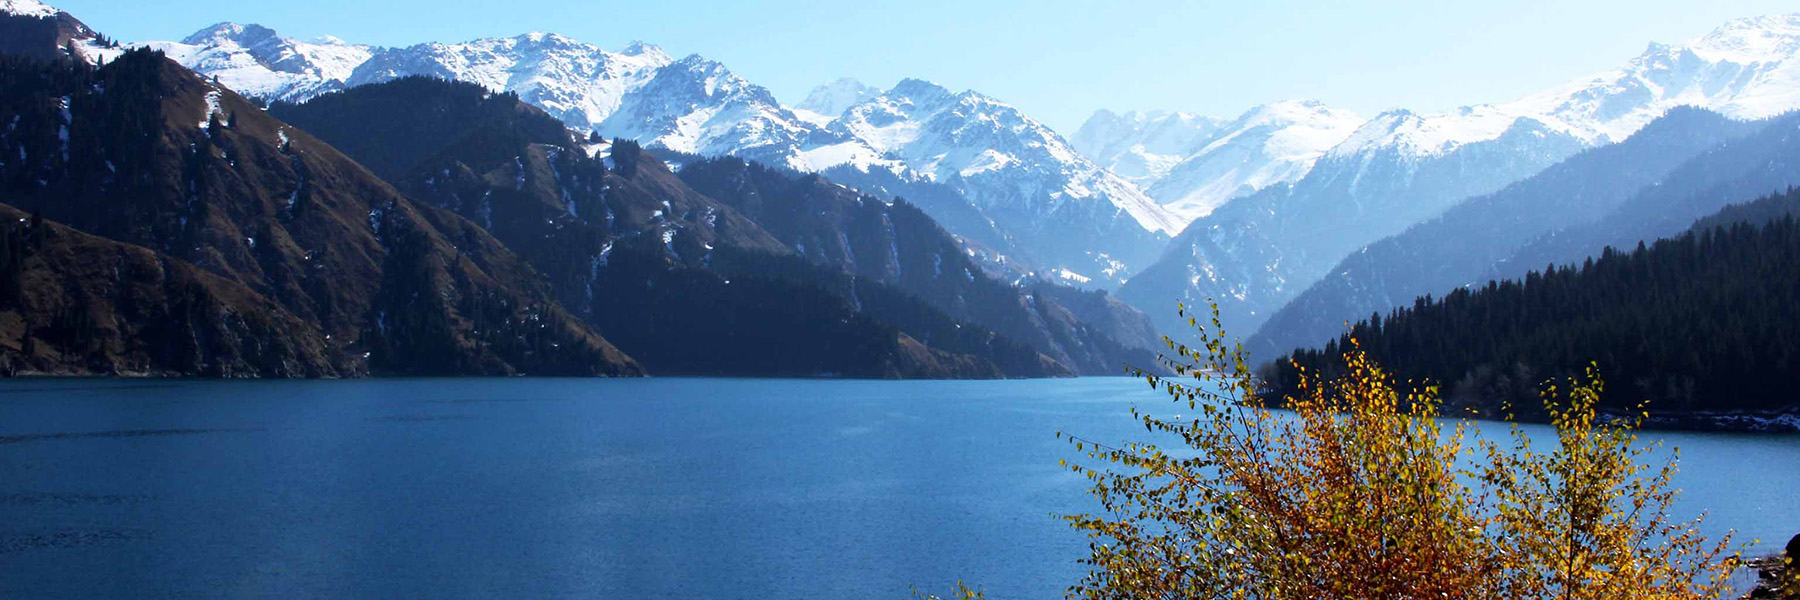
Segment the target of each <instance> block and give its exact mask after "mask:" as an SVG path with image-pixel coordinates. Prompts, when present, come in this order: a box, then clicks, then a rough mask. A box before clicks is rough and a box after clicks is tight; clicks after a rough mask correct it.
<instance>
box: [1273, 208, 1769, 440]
mask: <svg viewBox="0 0 1800 600" xmlns="http://www.w3.org/2000/svg"><path fill="white" fill-rule="evenodd" d="M1796 204H1800V192H1797V191H1796V190H1792V189H1790V190H1788V191H1787V192H1785V193H1782V194H1777V195H1773V196H1769V197H1766V198H1764V199H1761V200H1758V201H1756V202H1755V203H1752V204H1751V205H1748V206H1744V207H1740V208H1733V209H1730V210H1728V211H1727V212H1725V213H1722V215H1721V216H1720V218H1716V219H1707V220H1703V221H1701V222H1700V223H1699V224H1698V225H1697V226H1696V227H1694V228H1693V229H1691V230H1690V231H1688V232H1687V233H1684V234H1682V235H1680V236H1678V237H1675V238H1672V239H1666V240H1662V241H1658V242H1656V243H1654V244H1651V245H1648V246H1645V245H1640V246H1639V247H1638V248H1637V249H1636V250H1633V251H1618V250H1613V249H1611V248H1608V249H1607V250H1606V251H1604V252H1603V253H1602V254H1601V255H1600V256H1599V257H1598V258H1595V259H1590V260H1588V261H1586V262H1585V263H1583V264H1582V265H1580V266H1559V267H1555V268H1552V269H1548V270H1546V271H1544V272H1532V273H1530V274H1529V275H1527V276H1526V277H1525V278H1524V279H1523V280H1522V281H1505V282H1497V283H1490V284H1489V285H1487V286H1485V287H1483V288H1479V289H1474V290H1469V289H1458V290H1456V291H1453V292H1451V293H1450V294H1448V295H1446V296H1444V297H1442V298H1432V297H1429V296H1427V297H1424V298H1420V299H1419V300H1417V301H1416V302H1415V303H1414V304H1413V306H1412V307H1410V308H1403V309H1397V310H1395V311H1393V312H1391V313H1389V314H1388V315H1386V316H1381V315H1375V316H1372V317H1371V318H1370V319H1368V320H1365V321H1361V322H1358V323H1357V324H1356V325H1355V326H1353V327H1352V328H1351V330H1350V332H1349V333H1347V334H1346V335H1344V336H1343V337H1341V338H1339V339H1338V340H1335V341H1332V342H1330V343H1328V344H1327V345H1326V346H1325V347H1324V348H1323V349H1309V350H1301V351H1298V352H1295V353H1294V354H1293V355H1291V359H1292V361H1291V362H1290V361H1288V360H1278V361H1276V362H1275V363H1273V364H1272V365H1270V366H1269V367H1267V368H1266V370H1265V374H1266V379H1267V381H1268V383H1269V384H1270V385H1271V386H1272V387H1273V388H1274V389H1275V390H1277V391H1282V390H1287V389H1289V388H1291V387H1292V386H1293V384H1294V382H1295V381H1296V372H1295V367H1296V366H1299V367H1304V368H1306V369H1308V370H1317V371H1322V372H1326V373H1331V372H1334V371H1335V370H1336V369H1337V368H1338V367H1337V365H1338V356H1339V355H1340V354H1341V352H1340V351H1341V350H1342V349H1344V348H1345V347H1347V345H1348V344H1350V343H1351V340H1352V338H1354V339H1355V340H1356V341H1357V342H1358V343H1359V344H1360V346H1361V347H1362V348H1363V349H1364V350H1366V351H1367V352H1368V353H1369V354H1370V355H1371V356H1372V357H1373V358H1375V359H1376V360H1377V361H1380V362H1382V363H1383V364H1388V365H1393V366H1394V367H1396V368H1397V369H1398V370H1399V371H1400V375H1402V376H1405V377H1411V378H1423V379H1427V380H1430V381H1435V382H1439V383H1441V384H1443V385H1444V386H1446V388H1447V389H1446V390H1445V392H1446V397H1447V398H1448V399H1449V402H1450V404H1451V405H1452V408H1453V409H1455V410H1459V411H1460V410H1472V411H1474V412H1475V413H1477V414H1481V415H1497V414H1499V413H1500V411H1501V410H1502V408H1501V407H1502V405H1503V403H1509V402H1510V403H1511V404H1512V406H1514V407H1516V408H1517V409H1518V410H1519V414H1520V415H1521V416H1525V417H1528V418H1529V417H1533V416H1540V417H1541V415H1537V414H1535V413H1534V412H1533V408H1534V407H1536V406H1537V403H1536V400H1535V398H1536V393H1537V389H1538V386H1539V384H1540V383H1541V382H1543V381H1544V380H1546V379H1548V378H1553V377H1564V376H1568V375H1572V374H1576V373H1579V372H1580V371H1581V370H1582V369H1583V368H1585V366H1586V365H1587V364H1588V363H1589V361H1593V362H1595V363H1597V364H1598V365H1599V367H1600V370H1601V372H1602V374H1603V375H1604V376H1605V377H1606V378H1607V380H1608V381H1609V383H1610V385H1609V386H1608V388H1607V390H1606V394H1605V396H1604V398H1603V401H1602V402H1603V407H1604V408H1606V409H1609V410H1612V411H1617V412H1629V411H1632V410H1633V408H1634V407H1635V406H1637V403H1638V402H1639V401H1644V400H1647V401H1649V402H1650V404H1649V410H1650V411H1651V412H1652V413H1653V414H1655V415H1658V416H1659V418H1663V419H1682V418H1685V417H1686V416H1691V415H1694V414H1696V413H1716V412H1731V411H1782V410H1793V409H1794V408H1795V407H1796V404H1797V403H1796V402H1795V397H1794V394H1793V390H1794V389H1795V386H1796V385H1797V384H1800V312H1797V311H1795V310H1794V305H1793V303H1794V299H1795V298H1800V220H1796V219H1795V218H1794V217H1793V216H1792V215H1793V212H1794V210H1795V208H1794V207H1795V206H1796ZM1740 218H1746V219H1751V220H1748V221H1745V220H1736V219H1740ZM1769 218H1773V220H1768V219H1769Z"/></svg>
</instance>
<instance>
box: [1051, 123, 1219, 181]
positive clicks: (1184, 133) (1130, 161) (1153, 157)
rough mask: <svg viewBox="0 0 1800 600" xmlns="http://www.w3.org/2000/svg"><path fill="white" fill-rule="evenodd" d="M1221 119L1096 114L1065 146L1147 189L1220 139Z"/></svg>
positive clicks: (1083, 124)
mask: <svg viewBox="0 0 1800 600" xmlns="http://www.w3.org/2000/svg"><path fill="white" fill-rule="evenodd" d="M1223 124H1224V120H1223V119H1218V118H1214V117H1205V116H1200V115H1195V114H1191V113H1181V112H1176V113H1170V112H1162V111H1151V112H1146V113H1139V112H1135V111H1133V112H1127V113H1125V114H1123V115H1120V114H1117V113H1114V112H1112V111H1109V110H1105V109H1102V110H1099V111H1097V112H1095V113H1094V115H1093V116H1091V117H1088V120H1087V122H1085V123H1082V125H1081V129H1079V130H1077V131H1076V132H1075V136H1074V137H1073V138H1071V139H1070V140H1069V141H1070V143H1071V144H1072V145H1073V146H1074V147H1075V149H1076V150H1078V151H1080V152H1081V153H1082V154H1083V155H1085V156H1087V157H1088V158H1091V159H1093V160H1094V161H1095V162H1097V163H1099V164H1100V165H1101V166H1104V167H1106V168H1107V169H1108V170H1111V171H1112V172H1113V173H1116V174H1118V175H1119V176H1120V177H1123V178H1125V179H1126V180H1127V181H1130V182H1132V183H1134V184H1137V185H1139V186H1143V187H1149V185H1150V184H1152V183H1155V182H1156V180H1158V179H1162V178H1163V176H1165V175H1168V174H1169V170H1170V169H1173V168H1175V165H1177V164H1180V163H1181V161H1182V160H1184V159H1186V158H1187V157H1189V156H1192V155H1193V154H1194V153H1196V152H1199V151H1200V149H1201V148H1204V147H1205V146H1206V143H1207V142H1209V141H1211V140H1212V139H1213V137H1214V136H1216V135H1217V134H1218V131H1219V127H1220V126H1221V125H1223Z"/></svg>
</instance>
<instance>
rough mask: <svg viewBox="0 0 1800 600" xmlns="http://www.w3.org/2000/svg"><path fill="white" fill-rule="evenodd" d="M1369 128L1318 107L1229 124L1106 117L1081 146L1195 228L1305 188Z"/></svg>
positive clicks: (1301, 105)
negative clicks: (1211, 217)
mask: <svg viewBox="0 0 1800 600" xmlns="http://www.w3.org/2000/svg"><path fill="white" fill-rule="evenodd" d="M1361 123H1362V118H1361V117H1358V116H1357V115H1356V114H1355V113H1351V112H1349V111H1344V110H1338V109H1333V108H1330V107H1327V106H1325V105H1323V104H1320V103H1318V102H1314V101H1293V102H1278V103H1275V104H1267V105H1263V106H1258V107H1255V108H1252V109H1250V110H1249V111H1247V112H1245V113H1244V114H1243V115H1241V116H1239V117H1238V118H1236V119H1233V120H1229V121H1227V120H1223V119H1216V118H1212V117H1200V116H1195V115H1191V114H1187V113H1147V114H1142V115H1140V114H1138V113H1127V114H1126V115H1125V116H1123V117H1121V116H1119V115H1116V114H1113V113H1112V112H1110V111H1105V110H1102V111H1099V112H1096V113H1095V114H1094V116H1092V117H1090V118H1089V119H1088V121H1087V123H1085V124H1083V125H1082V127H1081V130H1080V131H1079V132H1077V133H1076V134H1075V140H1076V148H1077V149H1080V150H1081V151H1082V152H1083V153H1084V154H1086V155H1088V156H1090V157H1094V158H1095V160H1097V161H1099V162H1100V163H1101V164H1104V165H1107V167H1108V168H1110V169H1112V170H1113V171H1114V172H1115V173H1118V174H1119V175H1120V176H1121V177H1125V178H1126V179H1127V180H1129V181H1131V182H1132V183H1134V184H1137V185H1138V186H1140V187H1142V188H1144V190H1145V192H1146V193H1147V194H1149V195H1150V197H1151V198H1154V199H1155V200H1156V201H1157V203H1159V204H1162V205H1163V207H1164V208H1165V209H1167V210H1169V212H1172V213H1174V214H1175V215H1176V217H1177V218H1179V219H1180V220H1181V221H1183V222H1192V221H1193V220H1194V219H1198V218H1200V217H1204V216H1206V215H1208V214H1210V213H1212V211H1213V209H1215V208H1217V207H1218V206H1219V205H1221V204H1224V203H1225V202H1226V201H1228V200H1230V199H1232V198H1235V197H1238V196H1244V195H1248V194H1251V193H1254V192H1256V191H1257V190H1260V189H1263V188H1266V187H1269V186H1271V185H1276V184H1283V183H1291V182H1293V181H1296V180H1299V179H1300V178H1301V177H1302V176H1304V175H1306V172H1307V171H1308V170H1310V169H1311V168H1312V165H1313V162H1314V161H1316V160H1318V158H1319V156H1321V155H1323V154H1324V153H1325V151H1326V150H1329V149H1330V148H1331V147H1332V146H1335V145H1337V144H1338V143H1339V142H1342V141H1344V139H1345V138H1347V137H1349V136H1350V134H1351V133H1352V132H1353V131H1355V130H1356V127H1357V126H1358V125H1360V124H1361Z"/></svg>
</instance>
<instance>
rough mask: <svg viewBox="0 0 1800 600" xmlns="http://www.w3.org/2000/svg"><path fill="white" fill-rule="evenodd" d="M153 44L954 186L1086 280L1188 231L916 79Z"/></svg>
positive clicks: (694, 149)
mask: <svg viewBox="0 0 1800 600" xmlns="http://www.w3.org/2000/svg"><path fill="white" fill-rule="evenodd" d="M149 45H151V46H153V47H157V48H160V49H163V50H164V51H165V52H166V53H168V54H169V55H170V56H171V57H173V58H175V59H176V60H178V61H180V62H182V64H184V65H187V66H188V67H189V68H192V69H194V70H196V71H198V72H200V73H202V74H208V75H216V76H218V77H219V80H220V82H221V83H223V84H225V85H227V86H229V87H233V88H234V89H238V90H239V91H240V92H242V93H246V94H249V95H259V96H267V97H272V98H277V99H282V100H289V101H300V100H305V99H307V98H310V97H312V96H315V95H318V94H321V93H325V92H328V91H331V90H334V89H339V88H343V87H354V86H356V85H361V84H366V83H376V82H381V81H386V80H390V79H393V78H396V77H403V76H408V75H428V76H435V77H442V78H447V79H456V80H463V81H469V82H473V83H477V84H480V85H482V86H484V87H486V88H488V89H490V90H493V91H496V92H500V91H510V92H514V93H517V94H519V96H520V98H521V99H523V100H525V101H527V102H530V103H533V104H536V105H537V106H540V107H542V108H544V109H545V110H546V111H548V112H550V113H551V114H552V115H555V116H556V117H557V118H559V119H561V120H562V121H563V122H564V123H566V124H568V125H569V126H570V127H572V128H575V129H577V130H580V131H589V130H593V131H598V132H599V133H600V134H601V135H602V136H606V137H623V138H628V139H636V140H638V141H639V142H641V143H643V144H644V145H646V146H649V147H664V148H668V149H671V150H676V151H679V152H686V153H694V154H704V155H718V154H730V155H736V156H741V157H745V158H750V159H754V160H759V161H763V162H766V163H770V164H775V165H780V166H785V167H789V168H794V169H799V170H803V171H820V170H825V169H829V168H833V167H842V166H850V167H853V168H856V169H860V170H862V171H865V172H866V171H868V170H870V169H882V170H887V171H892V172H894V173H896V174H899V175H902V176H905V177H912V178H920V179H925V180H930V181H936V182H940V183H944V184H947V185H950V186H952V187H954V188H956V189H957V190H958V191H959V192H961V193H962V194H964V195H965V196H966V197H967V200H968V202H969V203H970V204H971V205H972V210H977V211H979V212H981V213H983V215H984V217H983V218H984V219H986V220H988V221H990V222H991V223H992V224H994V225H995V226H996V227H997V228H999V229H1001V230H1002V231H1003V233H1004V234H1005V235H1007V236H1009V237H1011V238H1013V239H1014V241H1016V242H1017V243H1016V244H1013V247H1014V248H1015V249H1016V250H1018V251H1020V252H1023V253H1025V254H1027V256H1015V257H1012V258H1013V259H1015V260H1016V261H1017V262H1019V263H1023V264H1031V265H1034V266H1035V267H1036V268H1037V269H1038V270H1039V271H1041V272H1044V273H1058V274H1060V273H1069V274H1070V275H1071V277H1069V278H1070V279H1071V280H1075V281H1082V280H1098V281H1102V282H1108V283H1109V284H1116V283H1118V282H1121V281H1123V279H1124V277H1125V276H1126V275H1127V274H1129V273H1130V272H1132V271H1134V270H1135V269H1136V268H1138V267H1141V266H1142V265H1143V264H1146V263H1148V262H1149V261H1150V260H1153V259H1154V258H1155V256H1156V253H1157V252H1158V251H1159V250H1160V247H1161V245H1162V244H1163V243H1164V242H1165V241H1166V239H1167V236H1169V235H1172V234H1173V233H1175V232H1177V231H1179V230H1180V227H1181V225H1183V224H1184V223H1183V222H1182V221H1181V220H1180V219H1178V218H1176V217H1174V216H1173V215H1171V214H1169V212H1168V211H1166V210H1164V209H1163V208H1162V207H1161V206H1159V205H1158V204H1157V203H1156V202H1154V201H1152V200H1151V199H1150V198H1149V197H1148V196H1146V195H1144V193H1143V192H1142V191H1141V190H1140V189H1139V188H1137V187H1136V186H1134V185H1132V184H1131V183H1129V182H1127V181H1125V180H1124V179H1121V178H1119V177H1118V176H1116V175H1114V174H1112V173H1110V172H1108V171H1107V170H1106V169H1104V168H1102V167H1100V166H1099V165H1096V164H1094V163H1093V162H1092V161H1090V160H1088V159H1086V158H1084V157H1082V156H1081V155H1080V154H1079V153H1077V152H1075V150H1074V149H1073V148H1071V147H1070V146H1069V144H1068V143H1067V142H1066V141H1064V140H1063V139H1062V138H1061V136H1059V135H1057V134H1056V132H1054V131H1051V130H1050V128H1049V127H1046V126H1044V125H1043V124H1042V123H1039V122H1037V121H1036V120H1033V119H1031V118H1029V117H1027V116H1025V115H1024V114H1023V113H1021V112H1020V111H1019V110H1018V109H1016V108H1014V107H1012V106H1010V105H1007V104H1005V103H1002V102H999V101H996V100H994V99H992V98H988V97H986V96H982V95H980V94H977V93H974V92H967V91H965V92H951V91H949V90H946V89H944V88H942V87H940V86H937V85H935V84H931V83H928V82H925V81H921V80H907V81H903V82H901V83H900V84H899V85H897V86H895V87H894V88H893V89H891V90H888V91H885V92H882V91H879V90H876V89H874V88H871V87H869V86H866V85H863V84H861V83H859V82H857V81H855V80H851V79H843V80H839V81H836V82H833V83H831V84H828V85H826V86H822V87H821V88H820V89H818V90H816V91H815V92H814V93H813V94H812V95H811V96H810V97H809V98H808V99H807V100H806V101H805V102H803V103H802V105H801V106H800V107H799V108H789V107H786V106H783V105H782V104H781V103H780V102H778V101H777V100H776V99H775V97H774V96H773V95H772V94H770V93H769V91H768V90H767V89H764V88H763V87H761V86H758V85H756V84H754V83H751V82H749V81H746V80H745V79H743V78H742V77H739V76H737V75H735V74H733V73H732V72H731V71H730V70H729V69H727V68H726V67H725V66H724V65H721V64H719V63H718V62H715V61H711V60H708V59H706V58H704V57H700V56H697V55H696V56H689V57H687V58H683V59H680V60H672V59H671V58H670V57H669V56H668V55H667V54H666V53H664V52H662V51H661V50H660V49H657V48H656V47H654V46H649V45H645V44H641V43H640V44H633V45H632V46H631V47H628V48H626V49H625V50H623V51H621V52H610V51H606V50H602V49H600V48H597V47H594V46H591V45H588V44H584V43H581V42H578V41H575V40H572V39H569V38H566V37H563V36H559V35H555V34H546V33H531V34H525V35H520V36H515V37H510V38H493V39H484V40H475V41H471V42H465V43H458V44H435V43H434V44H420V45H416V46H412V47H407V48H374V47H368V46H356V45H351V44H347V43H344V42H341V41H336V40H326V41H319V42H302V41H298V40H293V39H290V38H283V37H280V36H278V35H276V34H275V32H273V31H271V30H269V29H267V28H264V27H259V26H255V25H236V24H230V23H225V24H220V25H215V26H213V27H209V28H207V29H205V30H202V31H201V32H199V33H196V34H194V35H193V36H189V37H188V38H187V39H185V40H183V41H182V42H179V43H171V42H152V43H150V44H149Z"/></svg>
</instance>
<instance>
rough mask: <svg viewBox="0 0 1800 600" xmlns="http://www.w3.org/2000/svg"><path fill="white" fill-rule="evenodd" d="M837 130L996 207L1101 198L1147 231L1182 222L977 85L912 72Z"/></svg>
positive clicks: (854, 110) (1046, 207)
mask: <svg viewBox="0 0 1800 600" xmlns="http://www.w3.org/2000/svg"><path fill="white" fill-rule="evenodd" d="M831 130H832V131H834V132H838V133H840V134H842V135H845V136H847V137H850V138H853V139H855V140H859V141H860V142H862V143H864V144H866V145H867V146H868V147H869V148H870V149H872V150H873V151H874V153H875V154H876V155H878V156H882V157H896V158H898V160H900V161H902V162H903V163H904V165H905V166H906V168H907V169H909V170H912V171H914V172H918V173H922V174H924V175H926V176H928V177H931V178H933V179H936V180H938V181H943V182H952V183H953V184H954V185H957V186H958V187H960V188H961V189H962V190H963V191H964V193H965V194H967V195H968V196H969V198H970V200H972V201H974V202H976V203H977V204H981V205H984V206H986V207H987V208H990V209H998V210H1004V211H1016V212H1019V213H1023V214H1027V215H1044V214H1049V213H1051V212H1054V211H1058V210H1061V208H1062V206H1063V205H1064V204H1066V203H1071V202H1074V203H1085V202H1101V203H1108V204H1110V205H1111V206H1112V207H1113V208H1114V209H1116V210H1118V211H1123V213H1125V214H1128V215H1129V216H1130V217H1131V218H1132V219H1133V220H1135V221H1136V223H1137V224H1138V225H1139V226H1141V227H1142V228H1143V229H1144V230H1147V231H1151V232H1158V231H1160V232H1166V233H1170V234H1173V233H1175V232H1176V231H1179V230H1180V227H1181V223H1177V222H1176V220H1175V219H1174V218H1173V217H1171V216H1170V215H1169V214H1167V212H1165V211H1163V210H1162V209H1161V208H1160V207H1158V206H1157V205H1156V203H1155V202H1152V201H1150V199H1149V197H1147V196H1145V195H1144V194H1143V192H1142V191H1140V190H1138V189H1137V188H1136V187H1135V186H1133V185H1131V184H1130V183H1128V182H1126V181H1125V180H1123V179H1120V178H1119V177H1118V176H1117V175H1114V174H1112V173H1111V172H1108V171H1107V170H1106V169H1104V168H1101V167H1100V166H1099V165H1096V164H1094V163H1093V162H1092V161H1090V160H1088V159H1087V158H1085V157H1083V156H1082V155H1081V154H1080V153H1078V152H1076V151H1075V150H1074V148H1072V147H1070V146H1069V143H1068V142H1067V141H1066V140H1064V139H1063V138H1062V136H1060V135H1058V134H1057V133H1056V132H1055V131H1052V130H1051V129H1050V128H1049V127H1048V126H1046V125H1044V124H1043V123H1040V122H1038V121H1037V120H1035V119H1032V118H1030V117H1028V116H1026V115H1025V114H1024V113H1023V112H1021V111H1019V110H1018V109H1017V108H1015V107H1013V106H1012V105H1010V104H1007V103H1004V102H1001V101H999V100H995V99H993V98H990V97H988V96H984V95H982V94H979V93H976V92H973V91H963V92H952V91H950V90H949V89H948V88H945V87H944V86H941V85H938V84H936V83H932V82H930V81H926V80H923V79H905V80H902V81H900V83H898V84H896V85H895V86H894V87H893V89H890V90H888V91H886V92H884V93H882V94H881V95H879V96H875V97H872V98H868V99H866V100H864V101H863V102H861V103H858V104H856V105H853V106H851V107H850V108H849V109H847V110H845V111H844V113H843V115H842V116H841V117H839V118H838V119H837V120H835V121H833V122H832V123H831ZM859 166H860V165H859Z"/></svg>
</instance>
